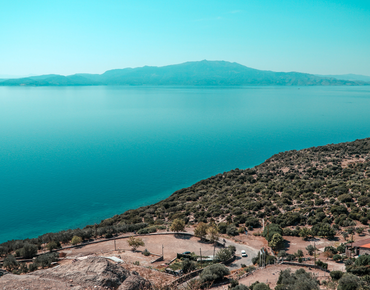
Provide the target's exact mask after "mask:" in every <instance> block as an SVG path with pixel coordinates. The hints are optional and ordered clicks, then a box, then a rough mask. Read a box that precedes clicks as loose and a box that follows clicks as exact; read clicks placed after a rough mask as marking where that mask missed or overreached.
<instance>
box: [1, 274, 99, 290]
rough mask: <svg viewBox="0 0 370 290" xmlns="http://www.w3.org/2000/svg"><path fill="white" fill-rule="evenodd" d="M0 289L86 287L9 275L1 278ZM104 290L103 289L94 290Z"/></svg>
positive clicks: (80, 289)
mask: <svg viewBox="0 0 370 290" xmlns="http://www.w3.org/2000/svg"><path fill="white" fill-rule="evenodd" d="M0 289H2V290H3V289H4V290H25V289H28V290H46V289H50V290H51V289H58V290H84V289H86V288H85V287H82V286H80V285H76V284H71V283H68V282H65V281H60V280H53V279H47V278H39V277H37V276H32V275H13V274H8V275H4V276H3V277H1V278H0ZM98 289H103V288H102V287H99V288H94V290H98Z"/></svg>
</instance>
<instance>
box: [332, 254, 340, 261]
mask: <svg viewBox="0 0 370 290" xmlns="http://www.w3.org/2000/svg"><path fill="white" fill-rule="evenodd" d="M333 260H334V261H335V262H338V261H341V260H342V256H341V255H339V254H335V255H334V256H333Z"/></svg>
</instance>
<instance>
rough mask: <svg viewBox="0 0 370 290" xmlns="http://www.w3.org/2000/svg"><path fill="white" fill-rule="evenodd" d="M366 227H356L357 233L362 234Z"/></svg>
mask: <svg viewBox="0 0 370 290" xmlns="http://www.w3.org/2000/svg"><path fill="white" fill-rule="evenodd" d="M364 230H365V229H364V228H363V227H358V228H357V229H356V233H358V234H359V235H361V234H362V233H363V232H364Z"/></svg>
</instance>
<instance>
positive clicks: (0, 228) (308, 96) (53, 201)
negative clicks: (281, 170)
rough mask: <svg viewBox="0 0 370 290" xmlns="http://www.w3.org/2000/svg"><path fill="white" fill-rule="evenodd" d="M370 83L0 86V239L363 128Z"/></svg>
mask: <svg viewBox="0 0 370 290" xmlns="http://www.w3.org/2000/svg"><path fill="white" fill-rule="evenodd" d="M369 109H370V87H300V88H298V87H244V88H229V87H227V88H194V87H192V88H171V87H165V88H163V87H61V88H58V87H55V88H54V87H45V88H39V87H14V88H12V87H0V138H1V139H0V196H1V209H0V221H1V223H0V242H3V241H6V240H8V239H16V238H26V237H36V236H38V235H40V234H43V233H45V232H51V231H58V230H62V229H67V228H75V227H83V226H85V225H87V224H93V223H95V222H100V220H102V219H104V218H108V217H110V216H113V215H115V214H119V213H122V212H123V211H125V210H127V209H132V208H136V207H139V206H142V205H147V204H151V203H154V202H156V201H159V200H161V199H164V198H166V197H167V196H169V195H170V194H171V193H172V192H173V191H175V190H177V189H180V188H183V187H185V186H189V185H191V184H193V183H195V182H197V181H199V180H201V179H204V178H207V177H209V176H212V175H215V174H217V173H220V172H221V173H222V172H224V171H228V170H231V169H234V168H247V167H252V166H255V165H257V164H260V163H262V162H263V161H264V160H266V159H267V158H269V157H270V156H271V155H273V154H275V153H278V152H281V151H285V150H290V149H302V148H306V147H310V146H318V145H325V144H328V143H338V142H343V141H353V140H355V139H360V138H365V137H370V114H369Z"/></svg>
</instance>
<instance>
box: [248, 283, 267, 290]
mask: <svg viewBox="0 0 370 290" xmlns="http://www.w3.org/2000/svg"><path fill="white" fill-rule="evenodd" d="M252 289H253V290H270V289H271V288H270V287H269V286H268V285H266V284H265V283H258V284H256V285H254V286H253V288H252Z"/></svg>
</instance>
